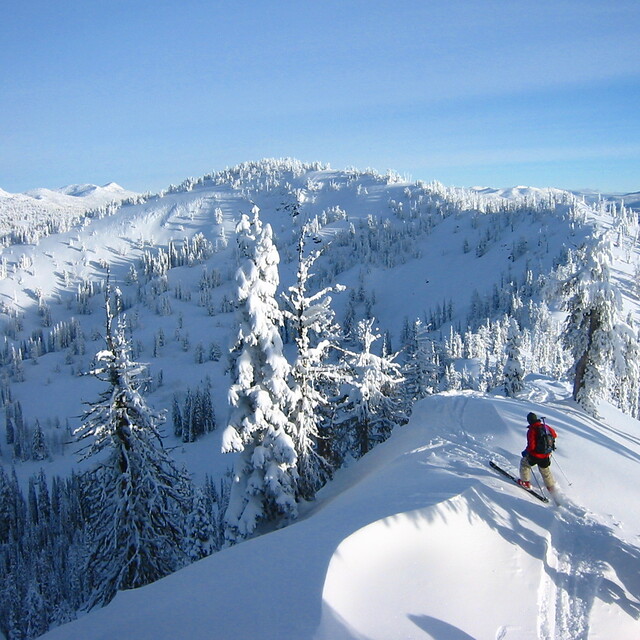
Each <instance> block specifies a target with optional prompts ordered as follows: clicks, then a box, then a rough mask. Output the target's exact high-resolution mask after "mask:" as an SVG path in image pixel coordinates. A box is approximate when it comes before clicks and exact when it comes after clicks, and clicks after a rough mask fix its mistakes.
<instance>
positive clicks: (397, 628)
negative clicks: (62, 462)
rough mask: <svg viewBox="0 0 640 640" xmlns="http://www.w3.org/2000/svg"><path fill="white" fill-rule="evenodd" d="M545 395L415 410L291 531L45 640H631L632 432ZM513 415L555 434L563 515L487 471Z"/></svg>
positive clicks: (639, 613) (540, 384)
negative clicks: (543, 422) (538, 420)
mask: <svg viewBox="0 0 640 640" xmlns="http://www.w3.org/2000/svg"><path fill="white" fill-rule="evenodd" d="M562 391H563V390H562V388H561V387H559V386H558V385H555V384H553V383H551V382H550V381H548V380H544V379H540V378H537V379H532V380H530V382H529V385H528V393H529V396H530V397H532V398H536V397H537V398H539V399H542V398H544V399H545V402H544V403H538V402H535V401H533V400H532V401H527V400H520V401H516V400H508V399H505V398H501V397H491V396H484V395H481V394H476V393H472V392H467V393H462V394H448V395H443V396H438V397H431V398H427V399H425V400H423V401H422V402H421V403H419V405H417V407H416V410H415V412H414V414H413V417H412V419H411V421H410V423H409V424H408V425H407V426H406V427H404V428H402V429H399V430H398V431H396V432H395V433H394V434H393V436H392V437H391V439H390V440H388V441H387V442H386V443H383V444H382V445H380V446H379V447H377V448H376V449H375V450H374V451H372V452H371V453H370V454H368V455H367V456H365V458H363V459H362V460H360V461H358V462H356V463H354V464H353V465H352V466H351V467H350V468H348V469H345V470H343V471H341V472H340V474H339V475H338V477H337V478H336V480H335V481H334V482H333V483H332V484H331V485H330V486H327V487H326V488H325V489H324V490H323V491H322V492H321V494H320V496H319V498H318V500H317V502H316V504H314V505H312V506H311V507H310V509H309V512H308V514H307V515H306V517H304V518H303V519H302V520H301V521H300V522H298V523H297V524H294V525H292V526H290V527H287V528H286V529H284V530H280V531H277V532H274V533H271V534H268V535H265V536H262V537H260V538H257V539H254V540H250V541H248V542H245V543H242V544H240V545H237V546H236V547H233V548H230V549H226V550H224V551H221V552H219V553H217V554H215V555H214V556H212V557H210V558H208V559H205V560H202V561H200V562H198V563H196V564H194V565H191V566H190V567H188V568H186V569H184V570H182V571H180V572H178V573H177V574H174V575H172V576H169V577H167V578H165V579H163V580H161V581H159V582H157V583H155V584H153V585H150V586H148V587H144V588H142V589H139V590H136V591H131V592H122V593H120V594H119V595H118V596H117V597H116V599H115V600H114V601H113V602H112V603H111V604H110V605H109V606H108V607H107V608H105V609H103V610H99V611H94V612H92V613H90V614H89V615H87V616H85V617H84V618H81V619H80V620H78V621H76V622H73V623H71V624H69V625H66V626H64V627H60V628H58V629H57V630H54V631H53V632H51V633H50V634H48V635H46V636H45V638H47V639H50V640H55V639H60V640H62V639H65V640H68V639H70V638H82V639H83V640H106V639H107V638H115V637H131V638H136V639H137V640H147V639H148V640H163V639H167V640H168V639H169V638H178V637H184V638H187V637H188V638H190V639H192V640H198V639H202V640H210V639H211V638H216V640H227V639H228V640H236V639H238V638H261V639H262V640H281V639H282V638H287V639H288V640H303V639H308V640H356V639H357V640H363V639H367V640H376V639H379V640H390V639H393V638H404V639H413V638H415V639H419V638H435V639H438V640H461V639H470V638H474V639H484V638H501V639H502V640H506V639H513V640H537V639H539V638H549V639H550V638H557V639H559V638H563V639H569V638H571V639H572V640H574V639H575V640H578V639H581V638H594V639H595V638H599V639H602V640H605V639H606V640H608V639H612V638H615V639H616V640H634V639H635V638H636V637H637V633H638V628H639V626H638V625H639V624H640V539H639V537H638V531H639V530H640V512H638V510H637V509H636V508H635V505H636V504H637V487H636V485H635V483H633V482H629V479H630V478H633V477H636V476H637V469H638V465H639V464H640V441H639V440H638V436H637V434H638V433H639V432H640V425H639V424H638V423H637V422H636V421H634V420H631V419H630V418H627V417H625V416H623V415H621V414H619V413H618V412H617V411H615V410H614V409H611V408H610V407H603V414H604V415H605V418H604V419H603V420H602V421H596V420H593V419H590V418H587V417H585V416H584V414H582V412H581V411H579V410H578V409H576V408H575V407H574V406H573V405H572V403H571V402H568V401H567V400H565V399H563V398H562V397H561V395H560V394H561V392H562ZM529 410H534V411H537V412H538V413H539V414H540V415H546V417H547V420H548V422H549V423H550V424H553V425H554V427H555V428H556V429H557V430H558V432H559V440H558V451H557V453H556V460H557V463H558V464H559V465H561V468H562V471H563V472H564V474H566V477H565V476H564V475H562V474H561V473H560V472H559V471H558V466H557V465H556V466H555V473H556V476H557V479H558V482H559V484H560V485H561V487H562V488H563V491H564V493H565V496H566V498H565V505H564V506H562V507H554V506H550V505H545V504H543V503H541V502H539V501H537V500H536V499H535V498H532V497H530V496H529V495H527V494H526V493H525V492H523V491H522V490H521V489H519V488H518V487H516V486H515V485H512V484H510V483H509V482H508V481H506V480H505V479H504V478H502V477H501V476H498V475H496V474H495V473H494V472H492V470H491V469H490V468H489V467H488V466H487V463H488V461H489V460H490V459H492V458H493V459H496V460H498V461H499V462H500V463H502V464H504V465H508V466H509V467H510V468H514V466H515V465H516V464H517V461H518V458H519V454H518V452H519V450H520V449H521V448H522V446H523V442H524V437H525V428H524V426H523V422H524V419H523V418H524V415H526V412H528V411H529ZM567 478H568V479H569V480H570V481H571V486H568V480H567Z"/></svg>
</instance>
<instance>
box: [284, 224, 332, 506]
mask: <svg viewBox="0 0 640 640" xmlns="http://www.w3.org/2000/svg"><path fill="white" fill-rule="evenodd" d="M307 234H308V228H307V225H304V226H303V228H302V230H301V233H300V238H299V241H298V273H297V282H296V284H295V285H294V286H292V287H289V292H288V294H287V295H284V298H285V301H286V303H287V306H288V309H287V310H286V311H285V312H284V315H285V317H286V318H287V319H288V320H289V322H290V323H291V325H292V327H293V332H294V334H295V343H296V347H297V358H296V361H295V364H294V366H293V369H292V378H293V388H292V391H293V400H294V406H293V411H292V414H291V420H292V422H293V424H294V426H295V431H294V444H295V447H296V453H297V458H298V476H299V480H298V495H299V497H301V498H304V499H306V500H309V499H311V498H312V497H313V496H314V495H315V492H316V491H317V490H318V489H319V488H320V487H321V486H322V485H323V484H324V483H325V482H326V481H327V480H328V478H329V476H330V472H331V468H330V463H329V461H327V460H326V459H324V457H323V456H322V455H321V454H320V453H319V450H318V439H319V438H320V437H323V436H322V435H321V434H320V432H319V422H320V419H321V409H322V408H325V409H326V407H327V405H328V403H329V401H328V398H327V395H326V393H325V391H324V389H325V386H326V384H325V383H326V381H327V380H328V379H330V378H331V377H333V374H334V368H333V367H330V366H329V365H327V364H326V362H325V359H326V356H327V352H328V350H329V348H330V347H331V344H332V343H331V340H332V338H335V336H336V335H337V332H338V326H337V324H336V323H335V322H334V317H335V314H334V312H333V310H332V309H331V297H330V296H329V293H331V292H333V291H342V290H344V287H342V286H341V285H336V286H335V287H326V288H324V289H322V290H321V291H319V292H317V293H315V294H312V295H310V294H309V293H308V291H307V287H308V281H309V278H310V277H311V273H310V270H311V268H312V267H313V264H314V262H315V261H316V260H317V259H318V257H319V256H320V253H321V252H320V251H319V250H318V251H313V252H311V253H310V254H309V255H308V256H305V255H304V249H305V240H306V236H307ZM324 437H326V435H325V436H324Z"/></svg>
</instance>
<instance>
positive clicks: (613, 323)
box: [562, 241, 623, 415]
mask: <svg viewBox="0 0 640 640" xmlns="http://www.w3.org/2000/svg"><path fill="white" fill-rule="evenodd" d="M578 257H579V260H578V261H577V265H578V268H577V269H576V271H575V272H574V273H572V274H570V275H569V277H568V278H566V279H565V280H564V282H563V283H562V288H563V290H564V292H565V295H567V294H568V300H567V302H566V308H567V310H568V312H569V315H568V318H567V322H566V326H565V331H564V335H563V339H564V343H565V345H566V346H567V348H568V349H569V350H570V352H571V354H572V355H573V359H574V365H573V374H574V383H573V399H574V400H576V401H577V402H578V403H579V404H580V405H581V406H582V407H583V408H584V409H585V411H587V412H588V413H591V414H593V415H595V414H596V404H597V400H598V398H606V397H607V396H608V393H609V390H610V389H611V388H612V386H613V379H612V375H611V371H612V365H613V361H614V358H615V355H616V352H617V351H618V350H619V344H620V342H621V333H622V332H623V323H622V322H621V321H620V317H619V313H620V310H621V300H620V294H619V292H618V291H617V290H616V289H615V287H614V286H613V285H612V284H611V283H610V281H609V262H610V260H611V256H610V254H609V251H608V248H607V247H606V246H605V244H604V243H603V242H602V241H600V243H599V244H598V245H596V246H595V247H584V248H583V249H581V250H580V252H579V256H578Z"/></svg>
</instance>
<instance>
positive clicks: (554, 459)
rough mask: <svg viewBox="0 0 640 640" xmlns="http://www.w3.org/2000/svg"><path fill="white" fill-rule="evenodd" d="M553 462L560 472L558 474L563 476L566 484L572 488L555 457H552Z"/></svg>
mask: <svg viewBox="0 0 640 640" xmlns="http://www.w3.org/2000/svg"><path fill="white" fill-rule="evenodd" d="M553 461H554V462H555V463H556V466H557V467H558V469H559V470H560V473H561V474H562V475H563V476H564V479H565V480H566V481H567V484H568V485H569V486H570V487H572V486H573V483H572V482H571V481H570V480H569V478H567V475H566V474H565V472H564V471H563V470H562V467H561V466H560V465H559V464H558V460H557V459H556V457H555V456H553Z"/></svg>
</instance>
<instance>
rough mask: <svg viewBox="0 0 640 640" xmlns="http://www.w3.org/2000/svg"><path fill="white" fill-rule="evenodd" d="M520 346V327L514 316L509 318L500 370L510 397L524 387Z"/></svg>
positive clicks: (505, 389) (505, 390)
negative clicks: (503, 359) (503, 363)
mask: <svg viewBox="0 0 640 640" xmlns="http://www.w3.org/2000/svg"><path fill="white" fill-rule="evenodd" d="M521 346H522V338H521V335H520V327H518V322H517V321H516V320H515V318H511V319H510V321H509V329H508V333H507V343H506V345H505V353H506V356H507V362H506V363H505V365H504V370H503V372H502V374H503V376H504V392H505V393H506V394H507V396H509V397H511V398H512V397H514V396H515V395H516V394H517V393H519V392H520V391H522V389H523V388H524V383H523V378H524V371H523V368H522V353H521Z"/></svg>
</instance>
